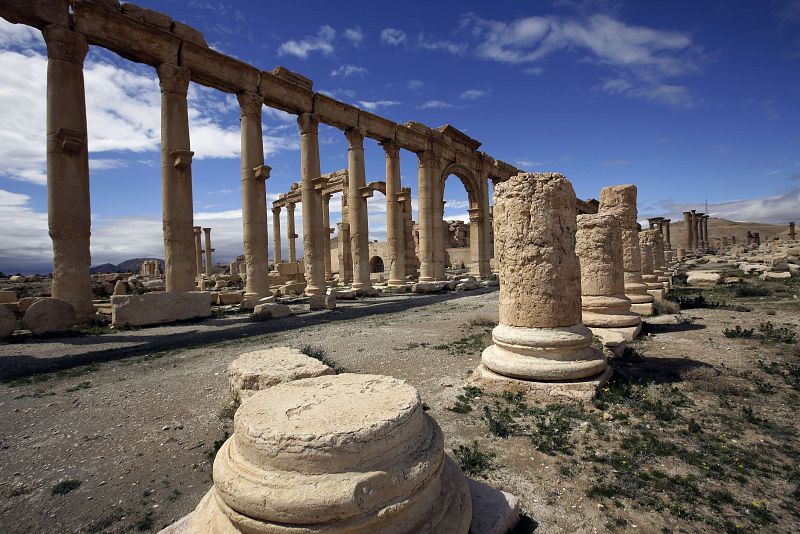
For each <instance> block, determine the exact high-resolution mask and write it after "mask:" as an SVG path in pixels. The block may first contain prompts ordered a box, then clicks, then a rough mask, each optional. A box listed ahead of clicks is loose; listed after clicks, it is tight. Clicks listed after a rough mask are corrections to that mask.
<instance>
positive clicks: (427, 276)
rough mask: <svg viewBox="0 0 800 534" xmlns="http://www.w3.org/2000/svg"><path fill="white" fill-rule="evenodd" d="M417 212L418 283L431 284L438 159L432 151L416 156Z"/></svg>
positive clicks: (434, 273) (433, 277)
mask: <svg viewBox="0 0 800 534" xmlns="http://www.w3.org/2000/svg"><path fill="white" fill-rule="evenodd" d="M417 159H418V161H419V168H418V171H417V210H418V213H419V223H418V224H419V261H420V266H419V281H420V282H432V281H433V280H435V279H436V268H435V266H434V257H433V246H434V237H433V236H434V232H435V230H436V225H435V224H434V209H433V194H434V185H433V182H434V180H435V179H436V168H437V166H438V157H437V155H436V153H435V152H434V151H433V150H426V151H425V152H420V153H419V154H417Z"/></svg>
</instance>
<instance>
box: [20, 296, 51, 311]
mask: <svg viewBox="0 0 800 534" xmlns="http://www.w3.org/2000/svg"><path fill="white" fill-rule="evenodd" d="M46 298H47V297H25V298H21V299H19V313H20V314H23V315H24V314H25V312H26V311H28V308H30V307H31V306H33V303H34V302H39V301H40V300H44V299H46Z"/></svg>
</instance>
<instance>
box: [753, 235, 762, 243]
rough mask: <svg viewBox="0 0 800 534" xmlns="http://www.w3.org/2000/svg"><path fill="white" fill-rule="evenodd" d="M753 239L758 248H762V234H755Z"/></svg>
mask: <svg viewBox="0 0 800 534" xmlns="http://www.w3.org/2000/svg"><path fill="white" fill-rule="evenodd" d="M753 239H754V240H755V243H756V245H757V246H761V232H756V233H754V234H753Z"/></svg>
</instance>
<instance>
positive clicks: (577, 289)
mask: <svg viewBox="0 0 800 534" xmlns="http://www.w3.org/2000/svg"><path fill="white" fill-rule="evenodd" d="M576 213H577V199H576V197H575V191H574V190H573V189H572V184H570V182H569V181H568V180H567V179H566V178H565V177H564V176H562V175H560V174H554V173H535V174H527V173H521V174H518V175H516V176H512V177H511V178H510V179H509V180H507V181H505V182H502V183H500V184H498V185H497V186H496V187H495V190H494V235H495V255H496V260H497V262H498V265H499V269H500V297H499V311H500V324H499V325H498V326H497V327H495V328H494V330H493V331H492V340H493V342H494V344H493V345H492V346H490V347H488V348H487V349H486V350H484V351H483V354H482V356H481V361H482V365H481V366H480V367H478V370H477V372H475V373H473V377H474V378H473V379H472V380H474V381H475V382H476V383H479V384H481V387H482V388H484V390H488V391H492V390H500V389H510V390H512V391H522V392H525V393H529V394H539V393H541V394H542V396H543V397H549V396H550V395H559V394H561V395H570V396H573V397H581V396H584V397H588V398H591V397H592V396H594V390H595V388H596V386H597V385H598V383H600V382H602V381H604V380H605V379H607V378H608V376H610V374H611V372H610V370H609V369H608V366H607V364H606V359H605V357H604V356H603V355H602V354H601V353H600V352H599V351H597V350H595V349H594V348H592V346H591V343H592V333H591V331H589V329H588V328H586V327H585V326H584V325H583V324H581V294H580V293H581V286H580V265H579V263H578V257H577V256H576V255H575V232H576ZM590 377H594V378H595V379H596V381H594V382H591V381H589V380H586V379H587V378H590ZM551 381H558V384H557V387H554V385H553V384H550V385H548V384H547V382H551ZM569 381H579V382H573V383H572V384H570V382H569ZM572 388H577V391H570V390H571V389H572ZM581 392H582V393H581Z"/></svg>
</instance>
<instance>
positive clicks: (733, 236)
mask: <svg viewBox="0 0 800 534" xmlns="http://www.w3.org/2000/svg"><path fill="white" fill-rule="evenodd" d="M731 244H732V245H735V244H736V236H735V235H732V236H731Z"/></svg>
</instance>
